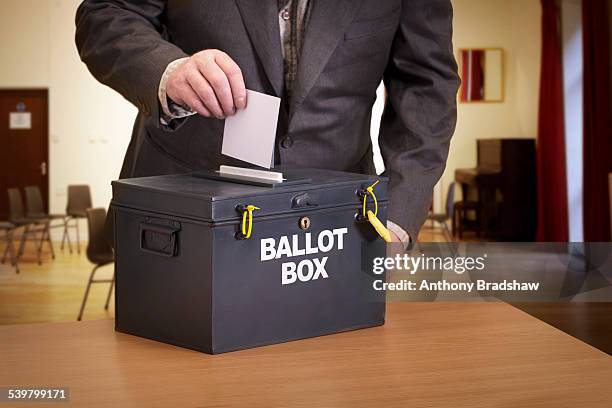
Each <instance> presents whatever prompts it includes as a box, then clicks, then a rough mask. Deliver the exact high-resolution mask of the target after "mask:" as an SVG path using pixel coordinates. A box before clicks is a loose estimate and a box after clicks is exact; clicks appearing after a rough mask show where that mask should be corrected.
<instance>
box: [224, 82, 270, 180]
mask: <svg viewBox="0 0 612 408" xmlns="http://www.w3.org/2000/svg"><path fill="white" fill-rule="evenodd" d="M280 102H281V100H280V98H277V97H275V96H270V95H266V94H262V93H259V92H255V91H251V90H248V89H247V107H246V108H245V109H242V110H239V111H238V112H237V113H236V114H235V115H234V116H230V117H228V118H227V119H225V130H224V132H223V145H222V147H221V153H222V154H224V155H226V156H230V157H233V158H236V159H239V160H242V161H245V162H248V163H252V164H255V165H257V166H260V167H265V168H267V169H269V168H271V167H272V165H273V164H274V163H273V160H274V140H275V139H276V125H277V122H278V111H279V108H280Z"/></svg>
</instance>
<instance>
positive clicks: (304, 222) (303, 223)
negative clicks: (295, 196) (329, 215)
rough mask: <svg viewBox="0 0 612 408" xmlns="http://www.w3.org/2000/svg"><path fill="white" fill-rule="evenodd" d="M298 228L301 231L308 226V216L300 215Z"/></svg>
mask: <svg viewBox="0 0 612 408" xmlns="http://www.w3.org/2000/svg"><path fill="white" fill-rule="evenodd" d="M299 225H300V229H301V230H303V231H306V230H307V229H308V228H310V218H308V217H302V218H300V222H299Z"/></svg>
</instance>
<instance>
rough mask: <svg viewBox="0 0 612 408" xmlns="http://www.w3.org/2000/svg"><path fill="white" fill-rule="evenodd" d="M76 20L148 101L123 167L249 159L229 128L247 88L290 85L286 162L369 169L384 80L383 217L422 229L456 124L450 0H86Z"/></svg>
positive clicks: (118, 74)
mask: <svg viewBox="0 0 612 408" xmlns="http://www.w3.org/2000/svg"><path fill="white" fill-rule="evenodd" d="M76 26H77V31H76V43H77V46H78V49H79V53H80V55H81V58H82V60H83V61H84V62H85V63H86V64H87V66H88V68H89V69H90V71H91V72H92V74H93V75H94V76H95V77H96V78H97V79H98V80H99V81H101V82H102V83H104V84H106V85H108V86H110V87H112V88H113V89H115V90H116V91H118V92H119V93H121V94H122V95H123V96H124V97H125V98H127V99H128V100H129V101H131V102H132V103H133V104H134V105H136V106H137V107H138V109H139V111H140V112H139V115H138V117H137V119H136V124H135V126H134V134H133V136H132V141H131V143H130V146H129V148H128V152H127V154H126V158H125V161H124V165H123V169H122V172H121V177H138V176H148V175H158V174H169V173H180V172H187V171H190V170H193V169H202V168H204V169H217V168H218V167H219V165H221V164H230V165H240V164H239V163H236V162H235V161H234V160H232V159H230V158H228V157H224V156H222V155H221V141H222V136H223V119H224V118H225V117H228V116H231V115H233V114H234V113H235V112H236V110H237V109H243V108H244V107H245V106H246V104H248V101H247V100H246V92H245V88H248V89H252V90H255V91H259V92H263V93H267V94H270V95H275V96H279V97H282V104H281V114H280V118H279V124H278V133H277V147H276V154H275V161H276V163H277V164H281V165H283V166H290V167H291V166H293V167H314V168H322V169H334V170H344V171H350V172H362V173H374V171H375V169H374V164H373V157H372V145H371V139H370V120H371V114H372V106H373V103H374V101H375V99H376V89H377V87H378V85H379V83H380V81H381V79H382V80H384V84H385V88H386V91H387V94H388V98H387V102H386V106H385V111H384V115H383V118H382V123H381V129H380V135H379V142H380V147H381V151H382V155H383V158H384V160H385V166H386V169H387V170H386V173H387V175H388V176H389V178H390V190H389V194H390V204H389V210H388V217H389V223H388V227H389V229H390V230H391V232H392V233H393V235H394V236H395V238H396V239H397V240H401V241H402V242H404V243H405V244H406V243H408V242H409V241H410V239H411V238H416V236H417V234H418V231H419V229H420V227H421V225H422V223H423V221H424V219H425V216H426V214H427V210H428V208H429V205H430V202H431V196H432V190H433V186H434V185H435V183H436V182H437V181H438V179H439V177H440V176H441V174H442V172H443V170H444V167H445V164H446V159H447V155H448V148H449V143H450V139H451V136H452V134H453V132H454V128H455V123H456V92H457V88H458V77H457V66H456V63H455V59H454V57H453V50H452V6H451V4H450V0H383V1H380V0H84V1H83V3H82V4H81V6H80V7H79V9H78V11H77V16H76Z"/></svg>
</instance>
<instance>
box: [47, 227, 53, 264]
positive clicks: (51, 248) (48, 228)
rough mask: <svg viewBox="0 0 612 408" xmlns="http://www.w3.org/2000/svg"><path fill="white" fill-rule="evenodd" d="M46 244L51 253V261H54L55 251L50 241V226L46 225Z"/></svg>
mask: <svg viewBox="0 0 612 408" xmlns="http://www.w3.org/2000/svg"><path fill="white" fill-rule="evenodd" d="M47 244H49V251H50V252H51V259H55V250H54V249H53V241H51V227H50V224H47Z"/></svg>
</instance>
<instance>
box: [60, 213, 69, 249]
mask: <svg viewBox="0 0 612 408" xmlns="http://www.w3.org/2000/svg"><path fill="white" fill-rule="evenodd" d="M71 219H72V218H71V217H68V216H67V217H66V218H64V234H63V235H62V245H61V247H60V249H61V250H62V251H63V250H64V242H67V243H68V250H69V251H70V253H72V242H71V241H70V231H69V230H70V220H71Z"/></svg>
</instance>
